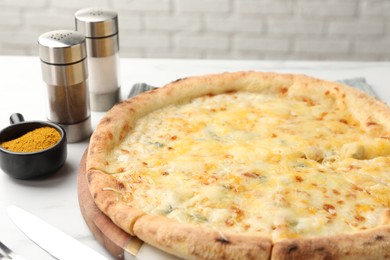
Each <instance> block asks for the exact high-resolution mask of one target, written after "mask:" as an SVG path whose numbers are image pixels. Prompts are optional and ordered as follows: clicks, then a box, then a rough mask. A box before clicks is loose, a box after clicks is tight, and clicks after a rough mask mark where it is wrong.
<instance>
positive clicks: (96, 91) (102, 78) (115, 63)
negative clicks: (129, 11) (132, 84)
mask: <svg viewBox="0 0 390 260" xmlns="http://www.w3.org/2000/svg"><path fill="white" fill-rule="evenodd" d="M75 20H76V21H75V23H76V30H77V31H78V32H80V33H82V34H84V35H85V36H86V45H87V54H88V73H89V79H88V81H89V92H90V101H91V109H92V110H93V111H107V110H108V109H110V108H111V107H112V106H113V105H114V104H115V103H117V102H118V101H119V95H120V83H119V35H118V15H117V13H116V12H114V11H112V10H109V9H103V8H96V7H89V8H84V9H81V10H78V11H77V12H76V13H75Z"/></svg>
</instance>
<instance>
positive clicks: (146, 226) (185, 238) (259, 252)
mask: <svg viewBox="0 0 390 260" xmlns="http://www.w3.org/2000/svg"><path fill="white" fill-rule="evenodd" d="M134 233H135V235H136V236H137V237H139V238H140V239H142V240H144V241H148V243H150V244H151V245H153V246H155V247H158V248H160V249H162V250H164V251H166V252H169V253H171V254H174V255H176V256H178V257H182V258H186V259H188V258H193V259H269V256H270V253H271V247H272V243H271V240H270V239H267V238H263V237H259V236H246V235H238V234H229V233H221V232H218V231H210V230H208V229H205V228H202V227H194V226H192V225H189V224H183V223H178V222H176V221H174V220H171V219H167V218H165V217H162V216H153V215H145V216H143V217H141V218H139V219H138V220H137V221H136V223H135V225H134Z"/></svg>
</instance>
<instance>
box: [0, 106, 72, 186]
mask: <svg viewBox="0 0 390 260" xmlns="http://www.w3.org/2000/svg"><path fill="white" fill-rule="evenodd" d="M15 119H16V120H15ZM11 123H13V125H10V126H8V127H6V128H4V129H3V130H2V131H1V132H0V143H2V142H5V141H9V140H13V139H16V138H18V137H20V136H22V135H24V134H26V133H28V132H30V131H33V130H34V129H37V128H39V127H44V126H49V127H53V128H55V129H57V130H58V131H59V132H60V134H61V139H60V141H59V142H58V143H56V144H55V145H54V146H52V147H50V148H48V149H45V150H42V151H38V152H32V153H20V152H12V151H9V150H7V149H4V148H2V147H1V146H0V168H1V169H2V170H3V171H4V172H5V173H7V174H8V175H10V176H12V177H14V178H17V179H35V178H39V177H43V176H46V175H49V174H52V173H54V172H56V171H57V170H59V169H60V168H61V167H62V166H63V165H64V163H65V160H66V156H67V149H66V148H67V147H66V146H67V142H66V134H65V131H64V130H63V129H62V128H61V127H60V126H58V125H56V124H54V123H50V122H41V121H29V122H23V117H22V116H21V115H20V114H18V115H15V114H14V115H12V116H11Z"/></svg>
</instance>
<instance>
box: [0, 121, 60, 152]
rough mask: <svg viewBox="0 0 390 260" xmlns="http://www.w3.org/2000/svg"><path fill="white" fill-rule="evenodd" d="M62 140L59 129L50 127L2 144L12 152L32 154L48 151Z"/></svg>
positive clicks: (41, 128)
mask: <svg viewBox="0 0 390 260" xmlns="http://www.w3.org/2000/svg"><path fill="white" fill-rule="evenodd" d="M60 139H61V134H60V133H59V132H58V130H57V129H55V128H53V127H49V126H44V127H40V128H37V129H34V130H32V131H30V132H28V133H26V134H24V135H22V136H21V137H18V138H16V139H13V140H10V141H6V142H3V143H1V144H0V146H1V147H3V148H4V149H7V150H9V151H12V152H18V153H32V152H38V151H41V150H45V149H48V148H50V147H52V146H54V145H55V144H56V143H58V141H59V140H60Z"/></svg>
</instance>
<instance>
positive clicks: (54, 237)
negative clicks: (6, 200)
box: [7, 205, 107, 260]
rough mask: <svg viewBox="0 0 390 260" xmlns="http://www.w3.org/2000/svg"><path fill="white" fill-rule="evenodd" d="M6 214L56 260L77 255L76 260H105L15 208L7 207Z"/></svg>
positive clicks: (46, 224)
mask: <svg viewBox="0 0 390 260" xmlns="http://www.w3.org/2000/svg"><path fill="white" fill-rule="evenodd" d="M7 213H8V215H9V216H10V218H11V219H12V221H13V222H14V223H15V225H16V226H17V227H18V228H19V229H20V230H21V231H22V232H23V233H24V234H25V235H26V236H27V237H28V238H30V239H31V240H32V241H33V242H34V243H36V244H37V245H38V246H40V247H41V248H42V249H43V250H45V251H46V252H48V253H49V254H50V255H52V256H54V257H55V258H57V259H60V260H63V259H64V260H66V259H70V260H74V259H75V256H76V255H77V258H78V259H94V260H103V259H105V260H107V258H106V257H104V256H103V255H101V254H99V253H97V252H96V251H94V250H92V249H91V248H89V247H87V246H85V245H83V244H82V243H80V242H79V241H78V240H76V239H74V238H73V237H71V236H69V235H67V234H65V233H64V232H62V231H60V230H58V229H56V228H55V227H53V226H51V225H49V224H48V223H46V222H44V221H43V220H41V219H39V218H37V217H36V216H34V215H32V214H31V213H29V212H27V211H25V210H23V209H21V208H19V207H17V206H14V205H10V206H8V207H7Z"/></svg>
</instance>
